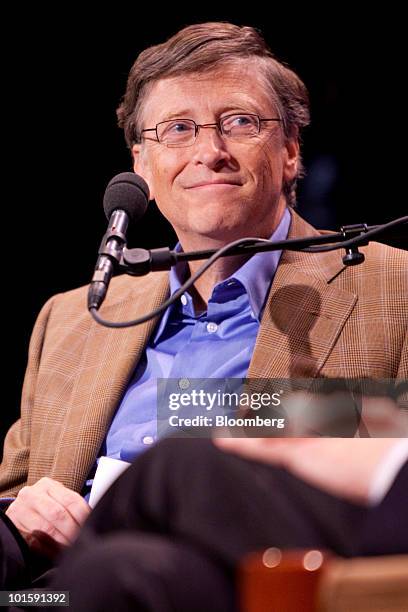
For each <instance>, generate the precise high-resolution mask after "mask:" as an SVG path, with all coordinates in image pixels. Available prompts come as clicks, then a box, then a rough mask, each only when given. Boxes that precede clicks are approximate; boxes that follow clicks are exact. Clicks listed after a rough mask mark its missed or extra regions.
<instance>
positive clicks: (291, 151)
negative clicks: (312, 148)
mask: <svg viewBox="0 0 408 612" xmlns="http://www.w3.org/2000/svg"><path fill="white" fill-rule="evenodd" d="M285 148H286V155H285V161H284V168H283V176H284V178H285V181H290V180H292V179H293V178H294V177H295V176H296V174H297V171H298V166H299V148H300V147H299V141H298V139H297V138H288V139H287V141H286V143H285Z"/></svg>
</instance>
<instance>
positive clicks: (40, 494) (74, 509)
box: [6, 478, 90, 550]
mask: <svg viewBox="0 0 408 612" xmlns="http://www.w3.org/2000/svg"><path fill="white" fill-rule="evenodd" d="M89 512H90V508H89V506H88V504H87V503H86V501H85V500H84V499H83V498H82V497H81V496H80V495H79V494H78V493H76V492H75V491H71V490H70V489H68V488H67V487H65V486H64V485H62V484H61V483H60V482H57V481H56V480H53V479H51V478H41V479H40V480H39V481H38V482H36V483H35V484H34V485H31V486H26V487H23V488H22V489H21V491H20V492H19V493H18V495H17V497H16V499H15V500H14V502H13V503H12V504H10V506H9V507H8V509H7V512H6V514H7V516H8V517H9V518H10V520H12V521H13V523H14V524H15V525H16V527H17V528H18V529H19V530H20V532H21V533H22V535H23V537H24V538H25V539H26V541H27V542H28V544H29V545H30V546H33V547H37V546H38V543H39V542H40V546H41V547H45V548H47V549H49V550H51V549H52V545H51V541H54V542H56V543H57V544H58V545H60V546H68V545H69V544H71V543H72V542H73V541H74V539H75V538H76V536H77V533H78V531H79V529H80V527H81V525H82V524H83V523H84V521H85V519H86V518H87V516H88V515H89ZM40 534H43V536H44V537H43V539H42V540H43V541H42V542H41V535H40Z"/></svg>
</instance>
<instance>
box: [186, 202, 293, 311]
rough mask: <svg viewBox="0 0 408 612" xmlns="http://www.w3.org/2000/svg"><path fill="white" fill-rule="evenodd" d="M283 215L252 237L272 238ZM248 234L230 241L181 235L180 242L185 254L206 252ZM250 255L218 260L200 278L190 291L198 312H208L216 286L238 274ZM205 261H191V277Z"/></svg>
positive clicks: (189, 263) (252, 233)
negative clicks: (205, 250) (197, 251)
mask: <svg viewBox="0 0 408 612" xmlns="http://www.w3.org/2000/svg"><path fill="white" fill-rule="evenodd" d="M283 212H284V211H282V214H281V215H280V216H279V217H278V218H277V219H275V223H274V224H273V227H272V228H269V229H268V230H267V231H266V235H265V231H257V232H251V236H254V235H255V236H258V237H259V238H270V236H271V234H272V233H273V232H274V231H275V230H276V228H277V226H278V225H279V223H280V221H281V219H282V216H283ZM245 235H248V234H242V233H241V234H240V235H237V236H232V237H228V240H225V239H224V240H218V239H214V238H210V237H207V236H199V237H197V236H192V235H191V234H190V235H188V234H187V235H185V236H181V235H179V239H180V242H181V244H182V246H183V250H184V251H185V252H188V251H196V250H204V249H220V248H221V247H223V246H225V245H226V244H228V243H229V242H232V241H233V240H238V239H239V238H243V237H244V236H245ZM250 257H251V256H250V255H234V256H233V257H221V258H220V259H218V260H217V261H216V262H215V263H214V264H213V265H212V266H211V267H210V268H209V269H208V270H207V271H206V272H205V273H204V274H202V275H201V276H200V278H199V279H198V280H197V281H196V282H195V283H194V286H193V287H192V288H191V289H190V293H191V296H192V298H193V302H194V308H195V310H196V311H197V312H200V311H205V310H207V304H208V300H209V299H210V297H211V294H212V292H213V289H214V287H215V285H217V284H218V283H220V282H222V281H223V280H225V279H226V278H228V277H229V276H232V275H233V274H234V272H236V271H237V270H238V269H239V268H241V266H243V265H244V263H245V262H246V261H248V259H249V258H250ZM202 264H203V261H189V262H188V266H189V270H190V275H193V274H194V273H195V272H196V271H197V270H198V268H200V266H202Z"/></svg>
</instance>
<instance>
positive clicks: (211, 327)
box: [207, 321, 218, 334]
mask: <svg viewBox="0 0 408 612" xmlns="http://www.w3.org/2000/svg"><path fill="white" fill-rule="evenodd" d="M217 329H218V325H217V324H216V323H213V322H212V321H210V323H207V331H208V333H209V334H213V333H214V332H216V331H217Z"/></svg>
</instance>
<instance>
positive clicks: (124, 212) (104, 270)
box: [88, 172, 149, 310]
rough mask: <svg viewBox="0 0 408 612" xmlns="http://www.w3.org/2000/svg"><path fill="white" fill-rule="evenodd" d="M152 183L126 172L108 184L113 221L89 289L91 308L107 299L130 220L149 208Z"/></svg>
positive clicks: (108, 207)
mask: <svg viewBox="0 0 408 612" xmlns="http://www.w3.org/2000/svg"><path fill="white" fill-rule="evenodd" d="M148 201H149V187H148V186H147V183H146V182H145V181H144V180H143V179H142V177H141V176H139V175H138V174H134V173H133V172H122V173H121V174H117V175H116V176H114V177H113V179H112V180H111V181H109V183H108V186H107V187H106V191H105V195H104V198H103V208H104V211H105V214H106V217H107V219H108V221H109V225H108V229H107V231H106V234H105V235H104V237H103V238H102V242H101V245H100V247H99V251H98V255H99V257H98V260H97V262H96V266H95V272H94V275H93V277H92V280H91V284H90V286H89V291H88V309H89V310H90V309H91V308H95V309H96V310H98V309H99V308H100V306H101V304H102V302H103V301H104V299H105V296H106V292H107V290H108V287H109V283H110V280H111V278H112V275H113V272H114V269H115V267H116V265H117V264H118V263H119V262H120V260H121V257H122V251H123V248H124V246H125V245H126V231H127V228H128V225H129V222H132V223H134V222H136V221H138V220H139V219H141V218H142V217H143V215H144V213H145V212H146V209H147V204H148Z"/></svg>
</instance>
